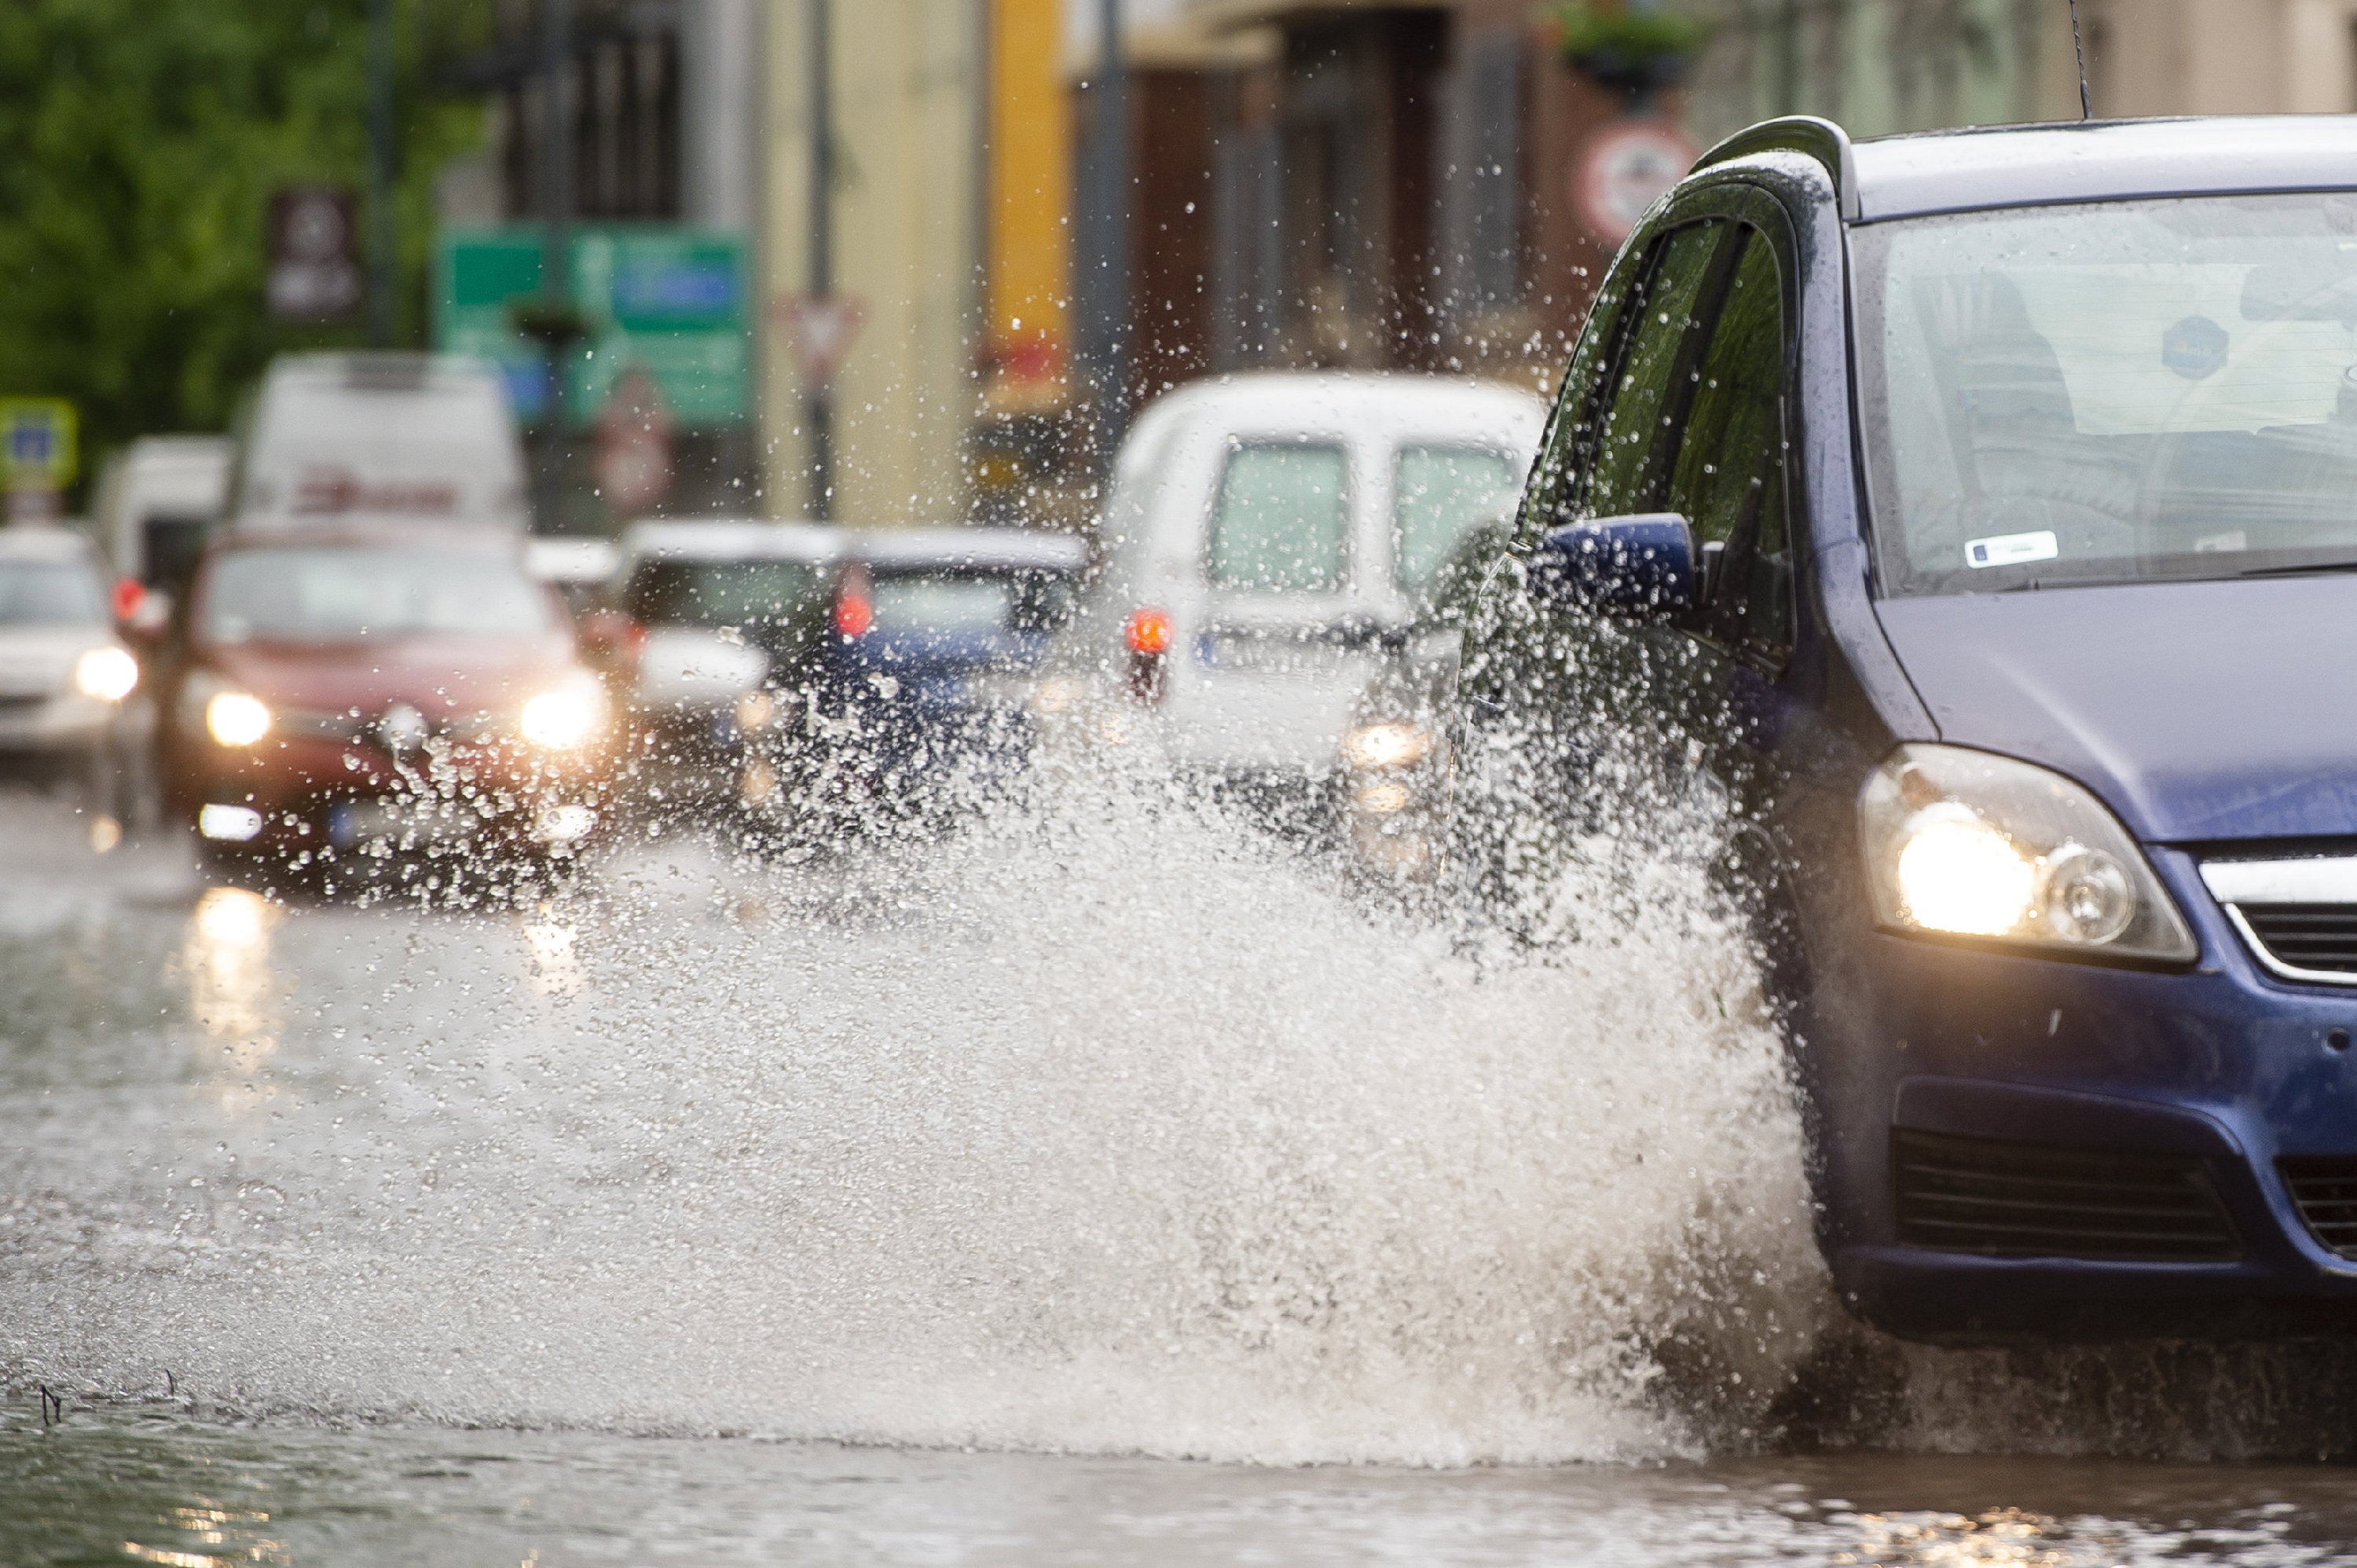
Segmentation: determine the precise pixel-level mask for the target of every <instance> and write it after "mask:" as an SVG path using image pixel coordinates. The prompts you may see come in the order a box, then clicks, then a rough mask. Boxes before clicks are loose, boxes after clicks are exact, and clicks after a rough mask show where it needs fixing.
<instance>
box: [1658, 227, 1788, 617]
mask: <svg viewBox="0 0 2357 1568" xmlns="http://www.w3.org/2000/svg"><path fill="white" fill-rule="evenodd" d="M1746 233H1747V236H1748V237H1747V238H1746V240H1745V242H1744V245H1743V250H1742V252H1741V256H1740V259H1739V260H1738V262H1737V263H1736V266H1735V269H1734V272H1733V274H1732V275H1731V276H1730V277H1729V278H1728V279H1727V287H1726V290H1725V292H1724V293H1723V294H1722V295H1721V296H1720V304H1719V307H1718V310H1717V321H1716V323H1715V325H1714V326H1713V328H1712V330H1711V336H1710V344H1709V348H1708V349H1706V351H1705V353H1704V354H1703V356H1702V358H1701V359H1700V360H1699V361H1698V363H1697V365H1696V369H1695V381H1694V401H1693V403H1692V406H1691V407H1690V409H1689V410H1688V413H1687V418H1686V422H1685V427H1684V432H1683V433H1682V435H1680V438H1679V443H1678V448H1677V457H1676V461H1675V464H1674V467H1673V468H1672V470H1671V477H1670V486H1669V493H1668V498H1667V501H1666V505H1667V506H1668V508H1669V510H1673V511H1678V512H1683V513H1684V514H1685V517H1686V518H1687V520H1688V521H1691V522H1692V523H1693V524H1694V530H1695V538H1696V539H1697V540H1698V541H1703V542H1717V543H1720V544H1723V545H1725V546H1726V553H1725V555H1724V556H1722V557H1721V574H1720V582H1719V585H1718V587H1717V590H1716V591H1715V593H1714V595H1713V603H1712V606H1711V613H1710V624H1711V627H1712V628H1713V630H1714V631H1715V632H1716V633H1717V634H1718V635H1720V636H1722V637H1724V638H1726V639H1727V640H1729V641H1736V642H1742V643H1745V644H1748V645H1751V646H1754V647H1757V648H1759V649H1760V650H1764V651H1780V650H1782V649H1783V648H1784V647H1786V646H1787V645H1788V644H1789V643H1790V642H1791V640H1792V610H1791V601H1792V552H1791V550H1790V548H1789V546H1788V542H1787V540H1786V537H1785V520H1784V425H1783V394H1784V305H1783V296H1782V294H1781V287H1780V285H1779V282H1778V278H1777V272H1776V253H1775V248H1774V247H1773V246H1772V245H1771V244H1770V243H1769V242H1768V239H1767V237H1766V236H1765V235H1763V234H1761V233H1760V232H1759V231H1756V230H1752V231H1746Z"/></svg>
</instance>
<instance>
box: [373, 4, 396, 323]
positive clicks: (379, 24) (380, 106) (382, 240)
mask: <svg viewBox="0 0 2357 1568" xmlns="http://www.w3.org/2000/svg"><path fill="white" fill-rule="evenodd" d="M369 230H370V232H369V300H368V335H369V347H371V348H372V349H390V348H392V347H393V0H369Z"/></svg>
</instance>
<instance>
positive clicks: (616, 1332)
mask: <svg viewBox="0 0 2357 1568" xmlns="http://www.w3.org/2000/svg"><path fill="white" fill-rule="evenodd" d="M80 843H81V839H80V836H79V835H78V832H77V830H76V824H75V823H74V822H73V820H72V818H71V817H70V814H69V813H68V812H67V811H65V809H64V808H62V807H60V806H58V805H55V804H53V803H49V802H45V801H38V800H31V799H29V798H27V797H22V796H12V797H5V798H0V996H5V1010H0V1162H5V1176H0V1292H5V1294H0V1396H5V1398H0V1558H4V1559H5V1561H8V1562H12V1563H14V1562H25V1563H49V1562H55V1563H66V1562H87V1561H144V1562H158V1563H217V1562H229V1561H253V1562H288V1563H406V1562H415V1563H573V1562H580V1563H596V1562H622V1561H643V1560H662V1559H676V1560H680V1561H694V1562H746V1563H756V1562H760V1563H802V1562H811V1563H817V1562H826V1563H896V1564H897V1563H1059V1562H1081V1561H1090V1562H1106V1561H1121V1562H1139V1563H1342V1562H1353V1563H1357V1562H1394V1561H1396V1562H1413V1563H1537V1562H1565V1563H1588V1562H1606V1561H1609V1562H1614V1563H1755V1562H1760V1563H1764V1562H1824V1563H1845V1562H1857V1563H1913V1562H1923V1563H1933V1562H2010V1563H2130V1562H2158V1561H2160V1560H2162V1559H2164V1558H2167V1559H2169V1560H2172V1561H2186V1560H2191V1561H2216V1562H2234V1563H2311V1562H2328V1561H2341V1560H2343V1559H2344V1558H2348V1559H2352V1560H2357V1548H2352V1549H2351V1550H2349V1551H2348V1552H2344V1551H2343V1549H2342V1547H2341V1542H2344V1541H2357V1503H2352V1502H2351V1501H2350V1500H2349V1499H2350V1498H2352V1497H2357V1488H2352V1487H2346V1486H2345V1485H2344V1484H2343V1482H2344V1478H2345V1474H2346V1473H2345V1471H2343V1470H2342V1469H2341V1468H2340V1467H2339V1462H2340V1461H2341V1460H2342V1459H2343V1458H2345V1457H2346V1456H2347V1455H2350V1454H2351V1453H2352V1450H2357V1441H2352V1438H2357V1418H2352V1416H2351V1415H2350V1414H2349V1413H2347V1412H2351V1411H2352V1410H2357V1359H2352V1358H2351V1357H2350V1356H2348V1355H2346V1354H2344V1353H2342V1352H2341V1351H2340V1350H2338V1349H2335V1348H2313V1347H2308V1348H2300V1347H2295V1348H2265V1349H2242V1350H2228V1351H2210V1350H2204V1349H2201V1348H2188V1347H2174V1348H2136V1349H2131V1350H2120V1351H2111V1352H2090V1351H2061V1350H2057V1351H2042V1352H2037V1353H2012V1354H2008V1353H2006V1352H2000V1351H1971V1352H1963V1351H1934V1350H1929V1349H1924V1348H1910V1347H1902V1346H1898V1345H1896V1344H1893V1343H1890V1342H1888V1341H1884V1340H1879V1339H1877V1338H1874V1337H1870V1336H1867V1335H1864V1334H1862V1333H1861V1332H1859V1331H1857V1330H1856V1329H1854V1328H1852V1327H1850V1326H1848V1325H1847V1324H1846V1320H1845V1319H1843V1318H1842V1316H1841V1315H1840V1314H1839V1312H1838V1309H1837V1308H1836V1307H1835V1304H1833V1303H1832V1302H1831V1301H1830V1300H1829V1298H1828V1294H1827V1291H1826V1288H1825V1285H1824V1278H1823V1273H1822V1270H1821V1268H1820V1267H1819V1265H1818V1263H1817V1261H1816V1258H1815V1253H1814V1251H1813V1246H1812V1245H1811V1243H1810V1240H1809V1237H1808V1210H1807V1200H1806V1195H1805V1191H1804V1188H1803V1186H1802V1184H1801V1182H1800V1180H1799V1176H1798V1170H1799V1158H1800V1156H1799V1149H1800V1139H1799V1132H1798V1124H1797V1120H1796V1118H1795V1116H1794V1114H1793V1112H1792V1107H1791V1104H1790V1101H1789V1097H1788V1095H1787V1094H1786V1093H1785V1090H1784V1083H1783V1078H1782V1069H1781V1049H1780V1047H1779V1046H1778V1044H1777V1042H1776V1040H1775V1037H1774V1036H1773V1034H1772V1032H1771V1031H1770V1029H1769V1028H1768V1027H1767V1026H1765V1024H1764V1022H1763V1021H1762V1020H1761V1019H1760V1015H1759V1009H1758V1004H1757V1001H1756V998H1755V997H1754V996H1753V994H1752V993H1751V991H1750V988H1749V983H1748V981H1747V979H1746V974H1745V968H1744V965H1743V964H1742V962H1741V961H1740V956H1739V953H1738V950H1737V949H1736V947H1735V945H1734V944H1733V943H1732V941H1731V940H1729V939H1728V938H1727V934H1726V933H1724V932H1722V931H1720V930H1718V929H1716V928H1715V927H1714V925H1713V924H1712V923H1711V922H1710V921H1709V920H1708V919H1707V918H1705V916H1704V915H1703V914H1701V913H1700V912H1699V905H1689V904H1684V903H1682V902H1681V901H1680V899H1679V898H1678V897H1676V896H1675V895H1676V889H1675V888H1674V886H1667V885H1664V886H1660V887H1655V888H1652V889H1651V890H1650V892H1649V893H1648V896H1647V897H1646V898H1645V899H1644V900H1643V904H1644V907H1645V908H1646V909H1647V910H1649V911H1650V912H1649V913H1648V914H1647V915H1646V916H1645V917H1644V918H1638V919H1635V920H1633V921H1631V922H1629V923H1628V924H1627V925H1626V926H1625V929H1624V930H1623V933H1622V934H1621V935H1620V936H1619V937H1618V938H1616V939H1615V940H1611V941H1609V942H1590V943H1587V944H1584V945H1582V946H1580V947H1578V948H1577V949H1574V950H1569V951H1567V952H1566V953H1562V954H1556V955H1553V956H1551V957H1550V958H1549V959H1548V960H1546V961H1530V960H1527V959H1523V960H1516V959H1512V958H1510V957H1505V956H1501V955H1497V954H1492V953H1487V952H1484V951H1481V950H1479V949H1478V945H1476V944H1470V943H1469V942H1468V941H1467V940H1465V939H1464V937H1463V934H1462V933H1453V932H1451V931H1449V930H1448V929H1443V928H1441V927H1438V926H1436V925H1435V924H1434V923H1432V922H1431V921H1429V920H1424V919H1417V918H1408V917H1405V916H1402V915H1398V914H1395V913H1386V912H1383V911H1381V910H1372V909H1370V908H1366V907H1365V906H1364V904H1363V903H1362V902H1361V901H1360V900H1356V899H1353V898H1352V897H1349V896H1348V895H1347V894H1346V893H1345V892H1344V891H1343V890H1342V889H1340V888H1338V887H1336V886H1332V885H1331V884H1330V882H1329V879H1328V878H1327V877H1326V875H1325V874H1324V873H1323V872H1322V871H1321V870H1320V869H1319V868H1318V866H1316V865H1311V864H1307V863H1297V862H1295V861H1293V860H1291V859H1289V858H1288V857H1287V856H1286V854H1284V853H1283V852H1281V851H1280V850H1279V849H1278V848H1276V846H1275V845H1273V844H1271V843H1268V842H1267V841H1266V840H1265V839H1263V838H1260V837H1258V836H1257V835H1254V834H1250V833H1241V832H1233V831H1230V830H1226V829H1223V828H1222V827H1221V826H1220V825H1219V824H1215V823H1206V822H1203V821H1201V820H1200V819H1199V818H1197V817H1196V816H1194V815H1192V814H1191V813H1189V812H1188V811H1180V810H1175V809H1167V808H1166V807H1165V806H1163V805H1162V804H1160V803H1157V802H1155V801H1152V800H1146V801H1144V802H1140V801H1137V800H1130V799H1127V798H1126V797H1124V796H1122V795H1120V794H1118V793H1117V792H1116V793H1113V794H1097V795H1092V794H1086V793H1082V794H1078V795H1075V796H1072V797H1071V798H1068V799H1064V800H1060V801H1058V802H1057V803H1056V804H1055V805H1054V807H1053V808H1052V809H1043V810H1041V811H1036V812H1033V813H1030V814H1028V815H1022V816H1017V817H1010V819H1009V820H1006V821H1004V822H994V823H990V824H986V825H985V827H984V828H981V829H978V830H977V831H975V832H972V833H970V834H968V835H965V836H964V837H963V838H961V839H958V840H956V841H954V842H952V843H949V844H945V845H936V846H931V847H928V848H922V849H877V850H874V851H872V852H867V853H863V854H860V855H858V856H856V857H848V858H845V859H842V860H835V861H818V860H813V861H809V862H804V863H801V864H790V865H781V864H773V863H760V862H753V861H748V860H745V859H743V858H741V857H738V856H736V855H733V854H727V853H725V852H724V851H723V850H722V849H720V848H718V847H716V845H715V844H713V843H711V842H709V841H708V840H707V839H705V838H702V837H699V836H697V835H694V834H687V833H668V834H657V835H653V836H647V835H644V834H641V833H640V832H636V831H634V832H633V833H632V834H631V836H630V840H629V842H626V843H621V844H617V845H613V846H609V847H608V848H607V849H606V850H604V851H602V852H601V853H600V854H599V855H598V856H597V859H596V860H595V862H594V863H593V864H592V865H589V866H587V868H586V869H585V870H584V871H583V872H582V873H581V875H578V876H577V877H576V878H575V879H574V880H573V881H572V882H571V883H570V884H568V885H566V886H562V887H558V888H554V889H550V890H545V892H544V894H534V895H532V896H527V897H522V898H521V899H517V898H512V897H505V896H502V897H497V898H484V899H479V900H476V901H475V902H474V904H473V906H472V907H468V906H467V904H466V901H465V900H464V899H462V900H461V901H460V902H459V903H458V904H457V905H456V906H453V904H452V903H451V902H450V900H449V899H448V897H447V891H448V890H447V889H440V890H437V901H436V903H435V904H434V905H433V907H425V906H424V905H422V904H421V903H420V902H419V901H418V900H415V899H412V898H408V897H393V898H387V899H384V900H382V901H380V902H377V903H375V904H373V905H371V906H369V907H358V906H356V905H355V904H354V903H353V902H351V901H350V900H349V899H338V900H326V899H321V898H318V897H313V896H309V895H305V894H299V893H298V894H295V895H291V896H289V897H285V898H282V899H264V898H261V897H257V896H255V894H254V893H253V892H252V891H251V890H248V889H245V888H241V887H235V886H228V885H226V884H221V885H216V884H212V883H209V882H208V881H207V880H206V879H205V878H204V877H203V876H202V875H199V871H198V868H197V866H196V864H195V862H194V860H193V857H192V855H191V854H189V853H188V851H187V850H186V849H185V848H184V847H183V846H181V845H178V844H175V843H145V844H131V845H126V846H124V848H122V849H119V850H117V851H116V852H115V853H114V854H110V855H106V856H99V855H96V854H91V853H89V852H87V851H84V850H83V849H81V847H79V846H80ZM43 1390H47V1391H48V1393H49V1394H50V1395H52V1396H54V1397H55V1402H54V1403H51V1402H48V1401H46V1400H45V1398H44V1394H43V1392H42V1391H43Z"/></svg>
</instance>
